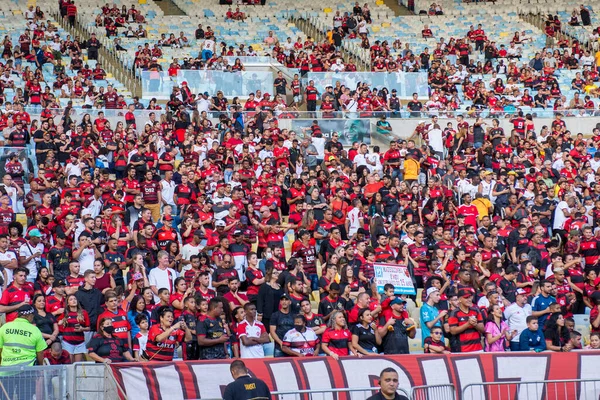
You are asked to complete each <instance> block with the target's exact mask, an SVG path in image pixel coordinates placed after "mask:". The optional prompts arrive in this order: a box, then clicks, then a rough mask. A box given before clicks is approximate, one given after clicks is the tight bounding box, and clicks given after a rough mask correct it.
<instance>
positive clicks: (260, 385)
mask: <svg viewBox="0 0 600 400" xmlns="http://www.w3.org/2000/svg"><path fill="white" fill-rule="evenodd" d="M270 398H271V391H270V390H269V388H268V387H267V384H266V383H264V382H263V381H261V380H260V379H257V378H252V377H250V376H249V375H244V376H240V377H239V378H237V379H236V380H235V381H233V382H231V383H230V384H229V385H227V387H226V388H225V393H224V394H223V400H251V399H252V400H255V399H270Z"/></svg>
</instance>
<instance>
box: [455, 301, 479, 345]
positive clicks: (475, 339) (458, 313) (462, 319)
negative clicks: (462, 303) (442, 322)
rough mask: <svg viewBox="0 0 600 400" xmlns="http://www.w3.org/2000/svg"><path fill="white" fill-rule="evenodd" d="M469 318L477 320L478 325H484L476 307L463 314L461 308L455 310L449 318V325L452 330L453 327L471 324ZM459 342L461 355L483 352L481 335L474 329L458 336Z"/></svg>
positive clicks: (469, 329)
mask: <svg viewBox="0 0 600 400" xmlns="http://www.w3.org/2000/svg"><path fill="white" fill-rule="evenodd" d="M469 317H475V318H477V323H483V317H482V316H481V313H480V312H479V310H478V309H477V308H475V307H472V308H470V309H469V311H468V312H466V313H465V312H463V311H462V310H461V309H460V308H457V309H456V310H453V311H452V312H451V313H450V317H449V318H448V324H449V325H450V327H451V328H452V327H453V326H455V327H459V326H463V325H465V324H468V323H469ZM458 341H459V346H460V352H461V353H468V352H473V351H482V350H483V348H482V347H481V333H479V331H478V330H477V329H476V328H475V327H474V326H472V327H469V328H467V329H466V330H464V331H463V332H462V333H460V334H459V335H458Z"/></svg>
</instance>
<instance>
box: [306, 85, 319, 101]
mask: <svg viewBox="0 0 600 400" xmlns="http://www.w3.org/2000/svg"><path fill="white" fill-rule="evenodd" d="M318 94H319V92H318V91H317V89H316V88H315V87H314V86H307V87H306V100H308V101H316V100H317V96H318Z"/></svg>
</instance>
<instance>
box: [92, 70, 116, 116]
mask: <svg viewBox="0 0 600 400" xmlns="http://www.w3.org/2000/svg"><path fill="white" fill-rule="evenodd" d="M103 75H104V71H103V70H100V71H99V72H98V73H97V72H96V70H94V79H98V78H96V76H99V77H100V79H104V77H103ZM118 99H119V97H118V95H117V92H111V93H109V92H106V93H104V107H106V108H113V109H114V108H117V100H118Z"/></svg>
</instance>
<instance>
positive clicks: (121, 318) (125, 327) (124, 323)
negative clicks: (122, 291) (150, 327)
mask: <svg viewBox="0 0 600 400" xmlns="http://www.w3.org/2000/svg"><path fill="white" fill-rule="evenodd" d="M103 318H110V319H111V320H112V324H113V326H114V327H115V332H114V333H113V337H116V338H118V339H121V340H123V345H124V346H127V344H128V343H127V339H128V338H129V332H130V331H131V325H130V324H129V321H128V320H127V314H125V311H123V310H121V309H120V308H118V309H117V312H116V313H114V312H112V311H109V310H106V311H104V312H103V313H102V314H100V315H99V316H98V328H97V330H98V331H99V330H100V321H102V319H103Z"/></svg>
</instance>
